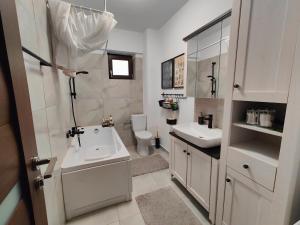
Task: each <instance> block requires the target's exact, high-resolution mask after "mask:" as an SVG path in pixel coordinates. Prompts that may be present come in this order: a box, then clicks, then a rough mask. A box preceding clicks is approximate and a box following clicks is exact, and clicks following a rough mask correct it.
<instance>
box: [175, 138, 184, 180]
mask: <svg viewBox="0 0 300 225" xmlns="http://www.w3.org/2000/svg"><path fill="white" fill-rule="evenodd" d="M173 140H174V143H173V173H174V174H173V175H174V176H175V177H176V178H177V180H178V181H179V182H180V183H181V184H183V185H184V186H186V176H187V144H186V143H184V142H182V141H180V140H178V139H175V138H174V139H173Z"/></svg>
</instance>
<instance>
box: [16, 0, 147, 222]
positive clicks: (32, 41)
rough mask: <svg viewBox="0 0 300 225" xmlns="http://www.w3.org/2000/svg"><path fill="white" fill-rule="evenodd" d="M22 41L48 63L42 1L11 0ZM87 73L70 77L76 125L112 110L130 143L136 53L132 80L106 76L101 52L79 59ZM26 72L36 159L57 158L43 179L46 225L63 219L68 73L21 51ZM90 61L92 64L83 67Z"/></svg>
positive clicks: (138, 108) (138, 107)
mask: <svg viewBox="0 0 300 225" xmlns="http://www.w3.org/2000/svg"><path fill="white" fill-rule="evenodd" d="M15 1H16V5H17V13H18V19H19V28H20V33H21V40H22V45H23V46H24V47H26V48H28V49H29V50H31V51H33V52H34V53H36V54H37V55H39V56H41V57H42V58H44V59H45V60H47V61H50V62H51V43H50V41H51V36H50V35H49V32H48V31H49V29H48V26H47V24H48V23H47V8H46V4H45V0H27V1H23V0H15ZM81 60H83V62H82V63H83V64H84V65H86V67H87V68H86V69H87V70H88V71H89V73H90V74H89V75H88V76H86V75H82V76H80V77H78V78H77V79H76V84H77V85H76V87H77V93H78V96H77V97H78V98H77V100H76V103H75V110H76V115H77V120H78V124H79V125H81V126H88V125H97V124H100V122H101V120H102V118H103V116H108V115H110V114H111V115H112V116H113V118H114V120H115V124H116V128H117V130H118V132H119V134H120V136H121V138H122V140H123V141H124V143H125V144H126V145H132V144H134V138H133V134H132V132H131V126H130V124H129V121H130V115H131V114H134V113H142V111H143V81H142V67H143V66H142V65H143V59H142V57H141V55H138V56H136V57H135V79H134V80H109V79H108V64H107V57H106V56H103V55H99V54H98V55H96V54H92V55H89V56H88V57H85V58H81ZM24 62H25V67H26V75H27V81H28V86H29V92H30V101H31V107H32V114H33V120H34V129H35V136H36V143H37V148H38V153H39V156H40V158H45V157H54V156H56V157H58V163H57V165H56V168H55V172H54V177H53V178H51V179H49V180H46V181H45V187H44V192H45V198H46V207H47V214H48V221H49V225H62V224H64V220H65V217H64V205H63V196H62V185H61V175H60V173H61V171H60V165H61V162H62V160H63V157H64V155H65V153H66V151H67V148H68V144H69V143H68V140H67V139H66V138H65V133H66V131H67V130H68V129H70V127H71V126H73V120H72V118H71V105H70V95H69V86H68V80H69V78H68V77H66V76H64V75H63V74H62V73H61V72H59V71H56V70H53V69H52V68H49V67H40V65H39V62H38V61H37V60H36V59H34V58H32V57H30V56H29V55H27V54H26V53H24ZM91 63H92V64H93V65H95V64H96V65H98V66H97V67H96V68H95V67H93V69H89V67H90V65H91Z"/></svg>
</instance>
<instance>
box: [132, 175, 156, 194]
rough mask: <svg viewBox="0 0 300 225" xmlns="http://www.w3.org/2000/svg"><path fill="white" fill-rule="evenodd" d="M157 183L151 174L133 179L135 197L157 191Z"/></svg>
mask: <svg viewBox="0 0 300 225" xmlns="http://www.w3.org/2000/svg"><path fill="white" fill-rule="evenodd" d="M156 186H157V185H156V183H155V181H154V179H153V177H152V175H151V174H144V175H141V176H137V177H133V178H132V187H133V192H132V194H133V197H136V196H138V195H142V194H145V193H148V192H151V191H153V190H155V189H156Z"/></svg>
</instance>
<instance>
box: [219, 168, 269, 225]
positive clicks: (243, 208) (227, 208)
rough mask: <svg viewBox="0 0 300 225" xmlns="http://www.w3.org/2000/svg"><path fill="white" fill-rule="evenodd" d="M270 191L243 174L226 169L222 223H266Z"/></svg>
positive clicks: (247, 224) (255, 224)
mask: <svg viewBox="0 0 300 225" xmlns="http://www.w3.org/2000/svg"><path fill="white" fill-rule="evenodd" d="M271 204H272V193H271V192H269V191H268V190H267V189H265V188H263V187H262V186H260V185H259V184H257V183H255V182H253V181H252V180H250V179H248V178H246V177H244V176H243V175H241V174H239V173H237V172H235V171H234V170H231V169H230V168H228V169H227V178H226V187H225V202H224V214H223V220H222V225H266V224H270V223H269V220H270V218H269V215H270V212H271V206H272V205H271Z"/></svg>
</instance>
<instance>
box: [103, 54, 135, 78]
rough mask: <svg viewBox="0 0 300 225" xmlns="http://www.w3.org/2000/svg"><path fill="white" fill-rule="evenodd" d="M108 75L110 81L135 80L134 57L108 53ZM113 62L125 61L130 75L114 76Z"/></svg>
mask: <svg viewBox="0 0 300 225" xmlns="http://www.w3.org/2000/svg"><path fill="white" fill-rule="evenodd" d="M107 55H108V74H109V79H121V80H133V79H134V74H133V56H132V55H121V54H114V53H108V54H107ZM113 60H123V61H127V62H128V70H129V71H128V73H129V74H128V75H113V63H112V61H113Z"/></svg>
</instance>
